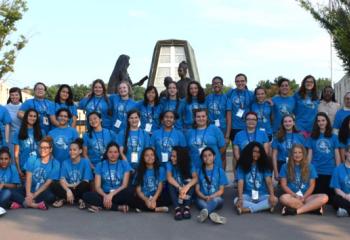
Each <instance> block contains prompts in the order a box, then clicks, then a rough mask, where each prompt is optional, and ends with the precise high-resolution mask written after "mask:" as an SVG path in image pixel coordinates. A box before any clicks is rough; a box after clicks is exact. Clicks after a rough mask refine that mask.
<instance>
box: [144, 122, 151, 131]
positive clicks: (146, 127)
mask: <svg viewBox="0 0 350 240" xmlns="http://www.w3.org/2000/svg"><path fill="white" fill-rule="evenodd" d="M145 131H146V132H151V131H152V123H146V126H145Z"/></svg>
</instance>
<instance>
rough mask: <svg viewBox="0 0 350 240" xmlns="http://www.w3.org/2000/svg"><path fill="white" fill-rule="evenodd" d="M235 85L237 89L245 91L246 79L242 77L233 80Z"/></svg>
mask: <svg viewBox="0 0 350 240" xmlns="http://www.w3.org/2000/svg"><path fill="white" fill-rule="evenodd" d="M235 84H236V87H237V89H239V90H245V88H246V86H247V79H245V77H244V76H238V77H236V79H235Z"/></svg>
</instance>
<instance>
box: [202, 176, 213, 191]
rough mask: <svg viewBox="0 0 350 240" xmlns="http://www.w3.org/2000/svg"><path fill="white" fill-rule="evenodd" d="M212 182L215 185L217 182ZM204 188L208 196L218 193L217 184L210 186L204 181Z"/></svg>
mask: <svg viewBox="0 0 350 240" xmlns="http://www.w3.org/2000/svg"><path fill="white" fill-rule="evenodd" d="M212 182H213V183H215V182H216V180H215V179H214V178H213V179H212ZM202 186H203V189H205V191H206V192H207V194H208V195H210V194H213V193H215V192H216V187H215V184H208V183H207V181H206V180H205V179H202Z"/></svg>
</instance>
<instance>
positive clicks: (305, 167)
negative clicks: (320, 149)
mask: <svg viewBox="0 0 350 240" xmlns="http://www.w3.org/2000/svg"><path fill="white" fill-rule="evenodd" d="M296 148H299V149H301V151H302V152H303V160H301V162H300V168H301V179H302V180H303V181H304V182H307V181H308V179H309V174H310V169H309V162H308V160H307V155H306V149H305V147H304V146H303V145H301V144H293V146H292V149H291V150H290V152H289V161H288V164H287V169H288V173H287V174H288V175H287V176H288V180H289V181H292V182H293V181H294V180H295V163H294V159H293V153H294V149H296Z"/></svg>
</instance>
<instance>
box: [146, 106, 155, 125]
mask: <svg viewBox="0 0 350 240" xmlns="http://www.w3.org/2000/svg"><path fill="white" fill-rule="evenodd" d="M149 107H151V111H148V108H149ZM146 115H147V120H148V122H150V123H152V122H153V116H154V106H151V105H149V104H148V105H147V107H146Z"/></svg>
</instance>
